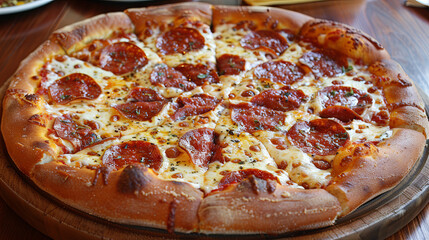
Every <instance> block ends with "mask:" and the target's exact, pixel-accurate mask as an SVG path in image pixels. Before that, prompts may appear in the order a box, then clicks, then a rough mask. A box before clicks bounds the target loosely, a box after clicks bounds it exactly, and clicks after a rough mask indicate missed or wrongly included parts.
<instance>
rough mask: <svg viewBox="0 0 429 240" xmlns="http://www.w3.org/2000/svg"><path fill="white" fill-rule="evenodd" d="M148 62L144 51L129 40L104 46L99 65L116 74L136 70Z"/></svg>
mask: <svg viewBox="0 0 429 240" xmlns="http://www.w3.org/2000/svg"><path fill="white" fill-rule="evenodd" d="M147 63H148V58H147V57H146V54H145V53H144V51H143V50H142V49H141V48H139V47H137V46H136V45H134V44H132V43H129V42H117V43H113V44H111V45H108V46H106V47H105V48H104V49H103V50H102V51H101V54H100V63H99V64H100V67H101V68H102V69H104V70H107V71H110V72H112V73H114V74H116V75H122V74H125V73H129V72H133V71H136V70H138V69H140V68H142V67H144V66H146V64H147Z"/></svg>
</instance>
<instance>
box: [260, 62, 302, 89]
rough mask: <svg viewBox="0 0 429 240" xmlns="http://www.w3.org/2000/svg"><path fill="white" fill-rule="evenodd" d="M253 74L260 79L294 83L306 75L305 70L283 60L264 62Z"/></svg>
mask: <svg viewBox="0 0 429 240" xmlns="http://www.w3.org/2000/svg"><path fill="white" fill-rule="evenodd" d="M253 74H254V75H255V77H256V78H258V79H261V78H262V79H269V80H270V81H272V82H278V83H283V84H292V83H294V82H296V81H298V80H300V79H302V78H303V77H304V70H303V69H302V68H300V67H299V66H297V65H296V64H294V63H291V62H287V61H283V60H281V61H270V62H265V63H262V64H260V65H258V66H257V67H255V71H254V72H253Z"/></svg>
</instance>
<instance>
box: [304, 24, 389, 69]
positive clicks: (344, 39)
mask: <svg viewBox="0 0 429 240" xmlns="http://www.w3.org/2000/svg"><path fill="white" fill-rule="evenodd" d="M300 37H301V38H302V40H304V41H310V42H312V43H313V44H316V46H319V47H321V48H322V49H331V50H334V51H337V52H339V53H341V54H344V55H345V56H347V57H350V58H353V59H359V60H361V61H362V63H363V64H365V65H370V64H373V63H374V62H376V61H379V60H383V59H389V58H390V56H389V54H388V53H387V51H386V50H385V49H384V48H383V46H381V44H380V43H378V42H377V41H376V40H375V39H373V38H372V37H370V36H369V35H367V34H366V33H363V32H362V31H359V30H357V29H356V28H353V27H350V26H348V25H346V24H342V23H337V22H332V21H328V20H322V19H315V20H312V21H309V22H307V23H306V24H305V25H304V26H303V27H302V28H301V31H300Z"/></svg>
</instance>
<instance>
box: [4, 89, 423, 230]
mask: <svg viewBox="0 0 429 240" xmlns="http://www.w3.org/2000/svg"><path fill="white" fill-rule="evenodd" d="M5 85H7V84H5ZM2 90H3V91H2ZM1 92H4V88H3V89H1V90H0V99H2V98H3V97H2V95H3V94H1ZM423 96H424V95H423ZM424 97H425V102H426V104H427V103H428V102H429V100H428V98H427V97H426V96H424ZM427 105H428V104H427ZM426 109H428V106H426ZM0 114H1V107H0ZM428 155H429V147H428V146H426V148H425V151H424V152H423V155H422V157H421V159H420V160H419V161H418V162H417V163H416V164H415V166H414V167H413V169H412V170H411V172H410V174H408V176H407V177H406V178H405V179H404V180H403V181H402V182H401V183H400V184H399V185H398V186H396V187H395V188H393V189H392V190H390V191H388V192H386V193H384V194H382V195H380V196H378V197H376V198H375V199H373V200H371V201H370V202H368V203H366V204H364V205H363V206H361V207H360V208H358V209H357V210H356V211H354V212H353V213H352V214H350V215H348V216H346V217H344V218H341V219H339V220H338V221H337V223H336V224H335V225H334V226H331V227H327V228H323V229H317V230H311V231H302V232H295V233H289V234H284V235H274V236H273V235H262V236H261V235H249V236H245V237H244V238H245V239H261V238H296V239H308V238H313V239H384V238H386V237H388V236H390V235H392V234H393V233H395V232H396V231H398V230H399V229H401V228H402V227H404V226H405V225H406V224H407V223H408V222H410V221H411V220H412V219H413V218H415V217H416V216H417V214H418V213H419V212H420V211H421V210H422V209H423V208H424V207H425V206H426V205H427V204H428V202H429V161H428ZM0 196H1V197H2V198H3V199H4V201H5V202H6V203H7V204H8V205H9V207H10V208H12V209H13V210H14V211H15V212H16V213H17V214H18V215H20V216H21V217H22V218H23V219H24V220H25V221H27V222H28V223H29V224H30V225H32V226H33V227H34V228H36V229H38V230H39V231H40V232H42V233H43V234H45V235H47V236H49V237H51V238H53V239H142V238H144V239H177V238H182V239H185V238H186V239H236V238H239V237H240V239H243V236H225V235H202V234H180V233H175V234H169V233H168V232H166V231H162V230H157V229H151V228H143V227H137V226H127V225H122V224H116V223H111V222H108V221H105V220H102V219H99V218H97V217H94V216H90V215H88V214H85V213H83V212H80V211H78V210H75V209H72V208H69V207H66V206H64V205H63V204H61V203H59V202H57V201H56V200H55V199H53V198H51V197H50V196H49V195H48V194H46V193H44V192H42V191H40V190H39V189H37V187H35V186H33V185H32V184H31V182H30V181H27V179H26V177H25V176H23V175H21V174H20V173H19V172H18V171H17V170H16V168H15V166H14V165H13V164H12V162H11V160H10V158H9V156H8V155H7V151H6V148H5V145H4V142H3V139H2V138H1V137H0Z"/></svg>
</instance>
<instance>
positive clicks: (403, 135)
mask: <svg viewBox="0 0 429 240" xmlns="http://www.w3.org/2000/svg"><path fill="white" fill-rule="evenodd" d="M425 143H426V138H425V136H424V135H423V134H421V133H419V132H416V131H414V130H409V129H402V128H397V129H394V130H393V135H392V136H391V138H389V139H387V140H386V141H384V142H381V143H379V144H378V145H377V146H376V149H377V150H376V151H375V152H374V151H368V153H369V154H362V153H363V152H364V151H365V150H364V149H362V148H361V149H359V150H356V149H353V150H352V151H351V152H350V155H351V154H353V151H354V154H355V156H356V157H355V158H354V159H353V160H352V162H351V164H350V166H348V167H347V168H346V169H345V170H344V171H342V172H341V173H338V174H337V175H336V176H335V177H333V178H332V183H331V184H330V185H329V186H328V187H327V188H326V190H327V191H328V192H330V193H331V194H333V195H334V196H336V197H337V198H338V200H339V201H340V203H341V206H342V209H343V210H342V213H341V216H344V215H346V214H348V213H350V212H352V211H353V210H355V209H356V208H358V207H359V206H360V205H362V204H363V203H365V202H367V201H369V200H370V199H372V198H373V197H375V196H377V195H379V194H381V193H383V192H386V191H388V190H389V189H391V188H393V187H394V186H396V185H397V184H398V183H399V182H400V181H401V180H402V179H403V178H404V177H405V176H406V175H407V174H408V172H409V171H410V169H411V168H412V166H413V165H414V163H415V162H416V161H417V160H418V159H419V158H420V156H421V154H422V152H421V150H422V149H423V148H424V146H425ZM357 151H359V153H356V152H357ZM346 155H347V154H346ZM334 161H335V160H334ZM334 170H335V169H334Z"/></svg>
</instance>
